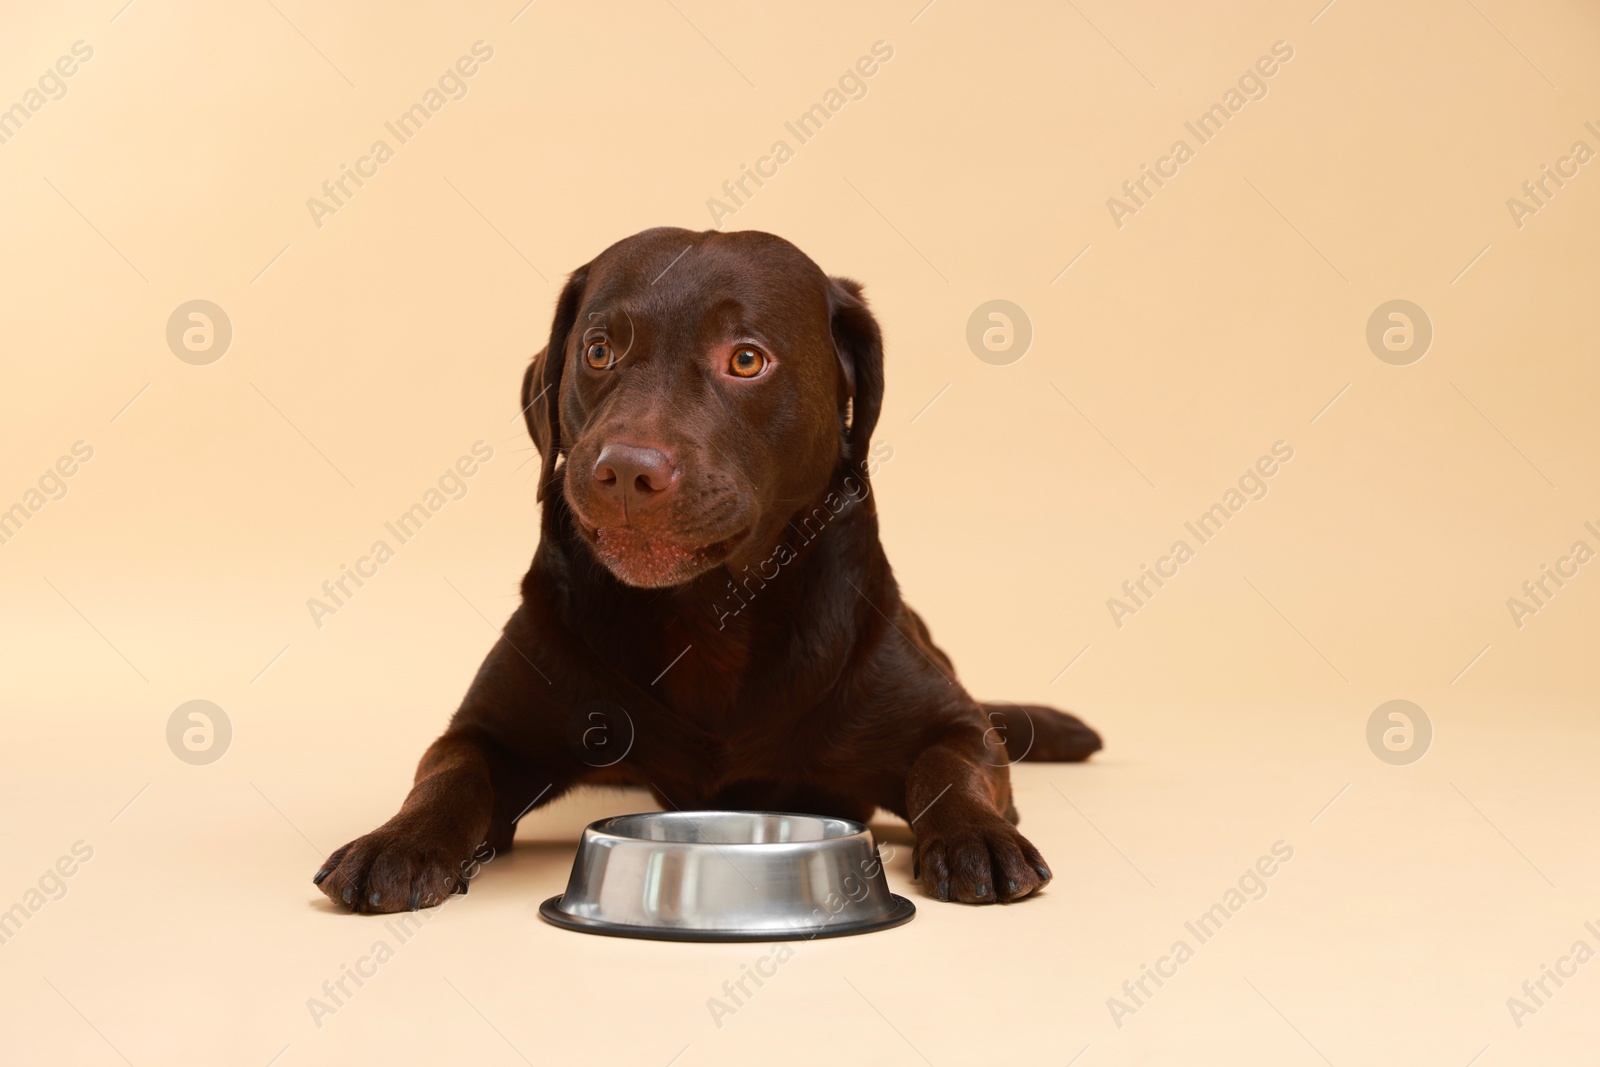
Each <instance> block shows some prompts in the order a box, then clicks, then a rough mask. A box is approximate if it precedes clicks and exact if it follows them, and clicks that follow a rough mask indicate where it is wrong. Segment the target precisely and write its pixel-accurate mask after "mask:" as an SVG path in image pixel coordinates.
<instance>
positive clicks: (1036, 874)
mask: <svg viewBox="0 0 1600 1067" xmlns="http://www.w3.org/2000/svg"><path fill="white" fill-rule="evenodd" d="M914 862H915V873H916V875H917V876H918V877H920V878H921V879H922V884H923V887H924V888H925V889H926V890H927V891H928V892H929V893H930V894H932V895H933V896H936V897H938V898H939V899H940V900H958V901H961V902H962V903H964V904H996V903H999V904H1008V903H1010V902H1011V901H1013V900H1021V899H1022V898H1023V897H1025V896H1028V895H1029V894H1032V893H1035V892H1037V891H1038V890H1040V889H1042V888H1044V886H1045V884H1046V883H1047V882H1049V881H1050V877H1051V876H1050V867H1049V865H1047V864H1046V863H1045V861H1044V857H1043V856H1041V855H1039V850H1038V849H1036V848H1034V847H1033V844H1032V842H1030V841H1029V840H1028V839H1027V838H1025V837H1023V836H1022V835H1021V834H1019V833H1017V831H1016V828H1015V827H1013V826H1011V825H1010V824H1009V823H1007V822H1006V821H1005V820H1004V819H1002V818H1000V817H999V816H997V815H984V816H982V817H979V818H975V819H973V820H971V821H965V820H963V821H959V822H955V823H953V824H947V825H944V826H941V827H939V828H937V829H934V828H931V827H930V828H929V830H928V831H926V832H919V833H918V834H917V846H916V854H915V861H914Z"/></svg>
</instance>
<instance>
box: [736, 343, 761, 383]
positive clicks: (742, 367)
mask: <svg viewBox="0 0 1600 1067" xmlns="http://www.w3.org/2000/svg"><path fill="white" fill-rule="evenodd" d="M766 369H767V357H766V356H764V355H763V354H761V353H760V352H758V351H756V350H755V349H753V348H740V349H736V350H735V351H734V353H733V358H732V359H730V360H728V373H729V374H731V375H733V376H734V377H735V378H754V377H755V376H756V375H758V374H760V373H761V372H762V371H764V370H766Z"/></svg>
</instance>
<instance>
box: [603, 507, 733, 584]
mask: <svg viewBox="0 0 1600 1067" xmlns="http://www.w3.org/2000/svg"><path fill="white" fill-rule="evenodd" d="M578 525H579V528H580V529H582V531H583V535H584V539H585V540H586V541H588V542H589V544H590V546H591V547H593V549H594V551H595V554H596V555H597V556H599V557H600V560H601V562H603V563H604V564H605V565H606V567H607V569H608V570H610V571H611V573H612V574H614V575H616V576H617V578H618V579H620V580H621V581H623V582H625V583H627V584H628V585H634V586H639V587H641V588H644V589H660V588H664V587H666V586H672V585H682V584H683V583H684V582H687V581H688V580H689V579H691V578H693V577H695V576H696V575H698V574H701V573H703V572H705V571H708V570H710V569H711V568H712V567H715V566H717V565H718V564H720V563H722V562H723V561H724V560H726V559H727V558H728V557H729V556H730V555H732V554H733V550H734V549H735V548H737V547H738V545H739V542H741V541H743V540H744V538H745V536H746V535H747V534H748V533H749V530H748V529H746V530H741V531H739V532H738V533H736V534H734V535H733V536H731V537H724V538H723V539H721V540H720V541H713V542H711V543H709V544H690V543H686V542H683V541H678V540H673V539H670V538H666V537H660V536H652V535H650V534H646V533H643V532H641V531H639V530H637V529H635V528H633V527H631V526H598V527H591V526H589V525H587V524H585V523H582V522H580V523H579V524H578Z"/></svg>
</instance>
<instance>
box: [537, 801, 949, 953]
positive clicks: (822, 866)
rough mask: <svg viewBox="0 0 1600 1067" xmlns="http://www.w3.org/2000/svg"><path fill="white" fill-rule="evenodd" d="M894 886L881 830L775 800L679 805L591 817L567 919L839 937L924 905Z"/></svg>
mask: <svg viewBox="0 0 1600 1067" xmlns="http://www.w3.org/2000/svg"><path fill="white" fill-rule="evenodd" d="M916 910H917V909H916V907H915V906H914V905H913V904H912V903H911V902H910V901H909V900H907V899H905V898H904V897H899V896H895V895H894V894H893V893H890V892H889V883H888V882H887V881H886V880H885V878H884V876H883V864H882V861H881V860H880V859H879V856H878V849H877V846H876V844H875V843H874V842H873V840H872V831H870V830H868V829H867V828H866V827H865V826H863V825H862V824H861V823H858V822H852V821H850V820H849V819H829V818H823V817H821V816H817V815H791V814H788V813H784V812H771V811H671V812H653V813H650V814H646V815H619V816H616V817H615V818H610V819H601V820H600V821H599V822H595V823H590V824H589V826H588V827H587V828H586V829H585V830H584V831H583V839H582V840H581V841H580V842H579V843H578V856H577V858H576V859H575V860H574V861H573V863H572V877H571V878H570V879H569V880H568V882H567V891H566V892H565V893H563V894H561V895H560V896H558V897H551V898H550V899H549V900H547V901H545V902H544V903H543V904H542V905H540V907H539V914H540V915H542V916H544V918H545V919H546V920H548V921H549V922H552V923H554V924H555V925H557V926H564V927H566V928H567V929H569V930H582V931H584V932H586V933H591V934H610V935H612V936H615V937H645V938H653V939H656V940H664V941H773V940H793V939H810V938H814V937H840V936H843V935H845V934H864V933H867V932H869V931H872V930H884V929H887V928H888V927H891V926H898V925H900V924H901V923H903V922H906V921H907V920H909V919H910V918H911V917H912V916H913V915H914V914H916Z"/></svg>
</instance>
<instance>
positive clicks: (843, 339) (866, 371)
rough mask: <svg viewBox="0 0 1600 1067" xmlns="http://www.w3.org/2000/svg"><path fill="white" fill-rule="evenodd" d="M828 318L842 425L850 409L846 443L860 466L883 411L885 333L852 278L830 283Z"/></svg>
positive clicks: (850, 456) (832, 280)
mask: <svg viewBox="0 0 1600 1067" xmlns="http://www.w3.org/2000/svg"><path fill="white" fill-rule="evenodd" d="M828 315H829V321H830V325H831V327H832V330H833V348H834V351H835V352H837V353H838V354H839V368H840V370H841V372H842V374H841V376H840V386H839V413H840V414H839V417H840V420H841V422H842V421H843V420H844V412H845V410H846V407H847V406H848V408H849V411H850V420H849V429H848V431H847V433H846V437H845V441H846V443H847V445H848V453H849V458H850V459H852V460H854V461H856V462H860V461H861V460H862V459H864V458H865V457H866V454H867V446H868V445H869V444H870V443H871V441H872V430H873V427H875V426H877V425H878V412H879V410H880V409H882V407H883V332H882V331H881V330H879V329H878V320H877V319H875V318H873V317H872V312H871V311H869V310H867V302H866V301H865V300H864V299H862V296H861V284H860V283H859V282H854V281H851V280H850V279H849V278H831V279H829V285H828Z"/></svg>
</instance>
